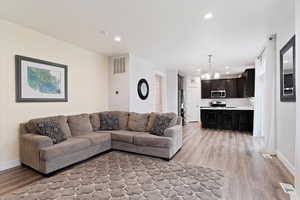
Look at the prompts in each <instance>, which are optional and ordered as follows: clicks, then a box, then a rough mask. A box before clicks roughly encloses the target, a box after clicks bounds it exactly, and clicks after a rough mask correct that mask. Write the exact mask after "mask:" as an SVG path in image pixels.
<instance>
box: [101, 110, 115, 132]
mask: <svg viewBox="0 0 300 200" xmlns="http://www.w3.org/2000/svg"><path fill="white" fill-rule="evenodd" d="M119 129H120V125H119V118H118V116H115V115H112V114H108V113H100V130H119Z"/></svg>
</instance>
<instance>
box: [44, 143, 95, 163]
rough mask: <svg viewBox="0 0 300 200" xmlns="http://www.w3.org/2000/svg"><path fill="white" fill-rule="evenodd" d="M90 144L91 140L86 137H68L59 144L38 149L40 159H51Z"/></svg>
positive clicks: (82, 148) (84, 147) (79, 149)
mask: <svg viewBox="0 0 300 200" xmlns="http://www.w3.org/2000/svg"><path fill="white" fill-rule="evenodd" d="M90 146H91V142H90V140H88V139H85V138H70V139H67V140H65V141H63V142H61V143H59V144H56V145H52V146H50V147H45V148H42V149H40V159H41V160H45V161H48V160H52V159H55V158H57V157H60V156H63V155H66V154H71V153H74V152H78V151H81V150H84V149H86V148H88V147H90Z"/></svg>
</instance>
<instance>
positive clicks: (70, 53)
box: [0, 20, 108, 170]
mask: <svg viewBox="0 0 300 200" xmlns="http://www.w3.org/2000/svg"><path fill="white" fill-rule="evenodd" d="M16 54H19V55H24V56H29V57H34V58H38V59H42V60H47V61H52V62H57V63H62V64H66V65H68V72H69V77H68V78H69V80H68V86H69V88H68V89H69V102H67V103H16V102H15V62H14V56H15V55H16ZM107 65H108V64H107V58H106V57H104V56H100V55H98V54H96V53H93V52H91V51H88V50H85V49H82V48H79V47H77V46H75V45H72V44H69V43H66V42H63V41H59V40H56V39H54V38H52V37H49V36H47V35H44V34H41V33H38V32H36V31H33V30H31V29H28V28H24V27H22V26H19V25H15V24H12V23H9V22H7V21H2V20H0V85H1V90H0V95H1V96H0V108H1V112H0V113H1V114H0V156H1V157H0V170H1V169H4V168H6V167H12V166H13V165H14V164H17V163H18V160H19V143H18V125H19V124H20V123H21V122H25V121H27V120H29V119H32V118H37V117H43V116H51V115H58V114H77V113H84V112H96V111H102V110H106V109H108V79H107V77H108V67H107Z"/></svg>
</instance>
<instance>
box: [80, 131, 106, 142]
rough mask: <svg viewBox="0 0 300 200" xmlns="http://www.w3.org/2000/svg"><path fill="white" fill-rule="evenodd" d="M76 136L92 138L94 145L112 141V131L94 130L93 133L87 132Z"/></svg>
mask: <svg viewBox="0 0 300 200" xmlns="http://www.w3.org/2000/svg"><path fill="white" fill-rule="evenodd" d="M76 138H85V139H88V140H90V142H91V143H92V145H99V144H103V143H105V142H109V143H110V141H111V136H110V133H96V132H92V133H87V134H84V135H81V136H77V137H76Z"/></svg>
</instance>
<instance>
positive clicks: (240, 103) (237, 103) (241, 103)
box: [200, 98, 254, 107]
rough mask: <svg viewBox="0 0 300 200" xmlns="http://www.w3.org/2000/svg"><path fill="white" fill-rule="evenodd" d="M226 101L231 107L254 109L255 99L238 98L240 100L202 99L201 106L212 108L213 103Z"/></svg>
mask: <svg viewBox="0 0 300 200" xmlns="http://www.w3.org/2000/svg"><path fill="white" fill-rule="evenodd" d="M214 100H216V101H224V102H226V106H229V107H253V106H254V98H238V99H201V100H200V106H210V102H212V101H214Z"/></svg>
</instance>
